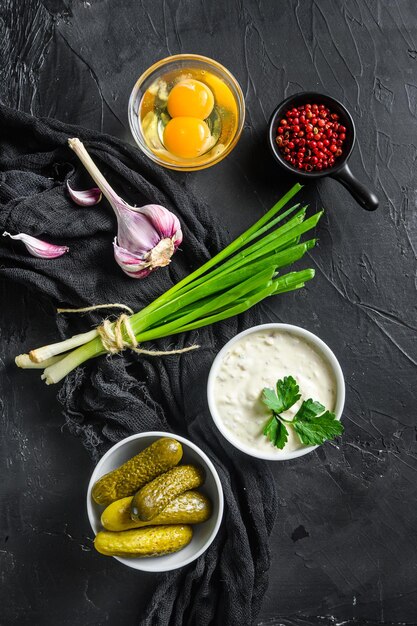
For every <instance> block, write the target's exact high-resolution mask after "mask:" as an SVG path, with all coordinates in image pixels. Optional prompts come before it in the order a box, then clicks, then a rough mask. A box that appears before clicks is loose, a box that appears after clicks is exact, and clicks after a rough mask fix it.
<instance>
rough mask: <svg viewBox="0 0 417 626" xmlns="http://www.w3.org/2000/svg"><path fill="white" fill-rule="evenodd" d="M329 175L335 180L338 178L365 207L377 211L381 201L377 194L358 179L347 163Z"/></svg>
mask: <svg viewBox="0 0 417 626" xmlns="http://www.w3.org/2000/svg"><path fill="white" fill-rule="evenodd" d="M329 175H330V176H331V177H332V178H334V179H335V180H338V181H339V183H342V185H343V186H344V187H346V189H347V190H348V191H349V193H350V194H351V195H352V196H353V197H354V198H355V200H356V202H357V203H358V204H360V206H361V207H362V208H363V209H366V210H367V211H375V209H377V208H378V205H379V201H378V198H377V197H376V195H375V194H374V193H373V192H372V191H370V190H369V189H368V188H367V187H365V185H363V184H362V183H361V182H359V181H358V179H357V178H356V177H355V176H354V175H353V174H352V172H351V170H350V167H349V166H348V164H347V163H345V164H344V165H343V166H342V167H341V168H340V170H338V171H337V172H335V174H329Z"/></svg>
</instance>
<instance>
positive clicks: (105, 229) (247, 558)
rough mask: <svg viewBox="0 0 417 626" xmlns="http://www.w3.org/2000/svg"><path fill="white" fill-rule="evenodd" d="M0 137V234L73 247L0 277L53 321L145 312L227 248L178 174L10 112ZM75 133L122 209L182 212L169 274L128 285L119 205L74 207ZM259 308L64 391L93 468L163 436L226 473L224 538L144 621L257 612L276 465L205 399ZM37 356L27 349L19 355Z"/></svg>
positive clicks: (247, 619) (222, 618) (171, 624)
mask: <svg viewBox="0 0 417 626" xmlns="http://www.w3.org/2000/svg"><path fill="white" fill-rule="evenodd" d="M0 129H1V135H0V227H1V231H8V232H10V233H12V234H16V233H19V232H23V233H27V234H30V235H33V236H35V237H37V236H38V237H40V238H44V239H45V240H47V241H50V242H52V243H60V244H65V245H68V246H69V248H70V251H69V253H68V254H65V255H64V256H62V257H60V258H58V259H53V260H44V259H37V258H34V257H32V256H30V255H29V253H28V252H27V250H26V248H25V246H24V245H23V243H22V242H19V241H12V240H10V239H8V238H7V239H6V238H1V240H0V244H1V245H0V273H1V275H2V276H3V277H7V278H8V279H10V281H18V282H20V283H23V284H25V285H27V286H29V287H30V288H31V289H33V290H35V291H36V292H37V293H39V294H42V296H43V297H46V298H47V301H48V302H49V303H50V308H51V310H50V313H52V311H53V309H55V308H56V307H57V306H67V307H83V306H87V305H90V304H99V303H108V302H121V303H124V304H127V305H129V306H131V307H132V308H133V309H134V310H139V309H141V308H142V307H143V306H145V305H146V304H148V303H149V302H151V301H152V300H153V299H154V298H156V297H157V296H158V295H160V294H161V293H163V292H164V291H166V290H167V289H168V288H169V287H170V286H172V285H173V284H174V283H176V282H177V281H178V280H179V279H180V278H182V277H183V276H185V275H186V274H187V273H189V272H190V271H192V270H193V269H195V268H196V267H198V266H199V265H201V264H202V263H204V262H205V261H206V260H207V259H209V258H210V257H211V256H212V255H213V254H214V253H216V252H217V251H218V250H220V249H221V248H222V247H223V246H224V245H225V244H226V243H227V237H226V234H225V233H224V232H223V230H222V228H221V227H220V225H219V224H217V223H216V222H215V220H214V219H213V216H212V214H211V213H210V211H209V210H208V208H206V207H205V206H202V205H201V203H198V202H197V201H196V200H195V199H194V198H193V197H191V196H190V194H189V193H186V191H185V189H184V187H183V186H182V184H181V177H180V176H178V177H177V176H173V175H172V174H171V173H170V172H167V171H165V170H163V169H162V168H159V167H157V166H154V165H153V164H152V163H151V162H150V161H149V160H147V159H146V158H145V157H144V156H143V155H142V154H141V153H140V151H139V150H138V149H136V148H134V147H131V146H129V145H126V144H124V143H122V142H121V141H119V140H117V139H115V138H113V137H110V136H106V135H101V134H99V133H97V132H92V131H89V130H87V129H84V128H76V127H73V126H68V125H65V124H63V123H61V122H58V121H55V120H51V119H36V118H34V117H30V116H28V115H26V114H23V113H20V112H17V111H14V110H11V109H9V108H7V107H5V106H0ZM75 136H76V137H79V138H80V139H81V140H82V141H83V142H84V144H85V146H86V148H87V149H88V151H89V153H90V155H91V156H92V158H93V159H94V160H95V161H96V163H97V165H98V166H99V168H100V169H101V170H102V172H103V173H104V175H105V176H106V177H107V178H108V180H109V182H110V183H111V184H112V185H113V187H114V188H115V189H116V191H117V192H118V193H119V194H120V195H121V196H122V197H123V198H124V199H125V200H127V201H128V202H129V203H131V204H136V205H138V206H140V205H143V204H148V203H156V204H161V205H163V206H165V207H167V208H168V209H170V210H171V211H173V212H174V213H176V214H177V215H178V217H179V219H180V221H181V225H182V229H183V233H184V241H183V244H182V246H181V249H180V250H179V251H178V252H177V253H176V254H175V255H174V257H173V260H172V263H171V264H170V265H169V267H167V268H163V269H160V270H157V271H155V272H153V273H152V274H151V275H150V276H149V277H148V278H145V279H143V280H135V279H132V278H129V277H128V276H126V275H124V274H123V272H122V271H121V269H120V268H119V267H118V265H117V264H116V262H115V260H114V257H113V249H112V240H113V238H114V236H115V234H116V218H115V216H114V214H113V212H112V209H111V207H110V206H109V205H108V203H107V202H106V201H105V200H103V201H102V202H101V203H100V204H99V205H96V206H94V207H89V208H86V207H78V206H76V205H75V204H74V203H73V202H72V201H71V200H70V198H69V197H68V194H67V192H66V188H65V183H66V180H67V179H71V183H72V185H73V187H74V188H86V187H88V186H89V185H90V184H91V181H89V179H88V176H86V175H85V172H84V171H83V166H82V165H81V164H80V162H79V161H78V159H77V157H76V156H75V154H74V153H73V152H72V151H71V150H70V149H69V148H68V146H67V139H68V138H69V137H75ZM259 310H260V309H259V307H258V308H255V309H253V310H251V311H249V312H247V313H245V314H244V315H241V316H239V317H238V318H234V319H230V320H227V321H225V322H221V323H219V324H216V325H214V326H212V327H207V328H203V329H200V330H198V331H195V332H192V333H187V334H185V335H178V336H175V337H171V338H167V339H165V340H160V341H158V342H155V343H154V344H151V345H149V344H146V347H147V348H152V347H154V348H157V349H159V350H164V349H165V350H166V349H172V348H173V347H179V348H182V347H185V346H187V345H189V344H191V343H195V342H196V343H199V344H200V345H201V348H200V349H199V350H198V351H196V352H190V353H186V354H183V355H173V356H165V357H147V356H139V355H136V354H134V353H132V352H129V351H125V352H124V353H123V355H117V356H112V357H102V358H99V359H96V360H93V361H91V362H89V363H87V364H85V366H83V367H80V368H78V369H77V370H76V371H74V372H72V373H71V374H70V375H69V376H68V377H67V378H66V380H65V381H63V383H61V384H59V385H57V388H56V391H57V392H58V397H59V400H60V402H61V403H62V407H63V414H64V416H65V420H66V422H67V424H68V427H69V429H70V431H71V432H72V433H73V434H75V435H76V436H78V437H79V438H80V440H81V441H82V443H83V445H84V446H85V447H86V448H87V449H88V450H89V452H90V454H91V456H92V458H93V459H94V461H97V460H98V459H99V457H100V456H101V455H102V454H103V453H104V452H105V451H106V450H107V449H108V448H109V447H110V446H111V445H112V444H113V443H115V442H117V441H119V440H120V439H121V438H123V437H126V436H128V435H131V434H133V433H137V432H141V431H147V430H164V431H170V432H173V433H178V434H182V435H184V436H186V437H188V438H190V439H191V440H192V441H194V442H195V443H196V444H197V445H199V446H200V447H201V448H202V449H203V450H204V451H205V452H206V453H207V454H208V455H209V457H210V458H211V459H212V460H213V462H214V464H215V466H216V468H217V470H218V472H219V475H220V479H221V482H222V485H223V489H224V495H225V513H224V518H223V522H222V525H221V528H220V531H219V533H218V536H217V538H216V539H215V541H214V543H213V544H212V545H211V546H210V548H209V549H208V550H207V551H206V552H205V554H203V555H202V556H201V557H200V558H199V559H198V560H197V561H195V562H194V563H192V564H191V565H189V566H187V567H185V568H183V569H181V570H177V571H174V572H170V573H169V574H161V575H155V576H157V580H156V590H155V593H154V595H153V597H152V598H150V601H149V603H148V609H147V611H146V612H145V614H144V615H143V616H141V618H140V621H139V623H140V624H143V625H146V626H151V625H152V626H187V625H189V626H195V625H196V624H198V626H206V625H209V624H214V625H216V626H217V625H220V624H221V625H222V626H229V625H230V626H235V625H236V626H237V625H238V624H239V625H241V624H245V625H246V624H248V625H249V624H251V623H252V622H253V620H254V619H255V617H256V615H257V613H258V611H259V609H260V604H261V601H262V597H263V595H264V593H265V591H266V589H267V583H268V568H269V559H270V556H269V548H268V537H269V534H270V532H271V530H272V526H273V523H274V518H275V514H276V494H275V487H274V482H273V480H272V476H271V474H270V471H269V469H268V466H267V464H266V463H262V462H257V461H256V460H255V459H252V458H250V457H248V456H246V455H244V454H241V453H239V452H238V451H237V450H235V449H234V448H233V447H232V446H230V445H229V444H228V442H227V441H226V440H224V438H223V437H222V436H221V435H220V434H219V433H218V432H217V430H216V428H215V426H214V424H213V422H212V420H211V418H210V415H209V412H208V407H207V401H206V396H205V384H206V380H207V375H208V371H209V369H210V365H211V363H212V361H213V358H214V356H215V354H216V353H217V351H218V350H219V349H220V348H221V347H222V346H223V345H224V343H225V342H226V341H227V340H229V339H230V338H231V337H232V336H233V335H235V334H236V333H237V332H239V331H241V330H243V329H244V328H246V327H248V326H251V325H253V324H256V323H259V321H260V319H259ZM104 315H105V313H104V314H101V315H99V314H97V313H90V314H86V315H82V316H75V315H62V316H57V334H56V337H48V338H45V340H46V343H50V342H52V341H58V340H60V339H63V338H65V337H69V336H71V335H73V334H76V333H77V332H83V331H86V330H89V329H90V328H91V327H93V326H94V325H97V324H98V323H100V321H101V320H102V319H103V317H104ZM28 338H29V340H30V333H28ZM35 347H38V346H31V345H22V352H24V351H27V350H29V349H33V348H35ZM37 373H38V374H39V370H38V372H37ZM23 375H25V376H28V375H31V373H30V372H25V373H23V372H22V376H23ZM32 375H36V372H33V374H32ZM51 391H52V392H54V391H55V389H54V388H52V389H51ZM85 558H88V555H87V556H86V557H85ZM103 558H104V557H103Z"/></svg>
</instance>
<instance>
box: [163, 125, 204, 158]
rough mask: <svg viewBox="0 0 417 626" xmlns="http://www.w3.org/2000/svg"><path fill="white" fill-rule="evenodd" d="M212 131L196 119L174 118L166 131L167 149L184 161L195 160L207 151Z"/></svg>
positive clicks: (165, 141) (166, 127)
mask: <svg viewBox="0 0 417 626" xmlns="http://www.w3.org/2000/svg"><path fill="white" fill-rule="evenodd" d="M209 139H210V129H209V127H208V126H207V124H206V123H205V122H203V120H199V119H197V118H196V117H174V118H172V120H170V121H169V122H168V124H167V125H166V126H165V130H164V144H165V147H166V149H167V150H168V151H169V152H171V153H172V154H175V155H176V156H179V157H181V158H183V159H194V158H196V157H198V156H200V155H201V154H203V152H205V151H206V150H207V146H208V142H209Z"/></svg>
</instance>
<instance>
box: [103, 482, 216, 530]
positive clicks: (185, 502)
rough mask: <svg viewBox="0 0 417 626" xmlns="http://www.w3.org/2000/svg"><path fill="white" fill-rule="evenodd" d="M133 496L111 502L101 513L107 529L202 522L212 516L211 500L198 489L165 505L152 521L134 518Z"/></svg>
mask: <svg viewBox="0 0 417 626" xmlns="http://www.w3.org/2000/svg"><path fill="white" fill-rule="evenodd" d="M132 500H133V497H132V496H130V497H128V498H122V499H121V500H116V502H112V503H111V504H109V506H108V507H107V509H105V510H104V511H103V513H102V515H101V523H102V525H103V526H104V528H105V529H106V530H113V531H117V530H119V531H120V530H128V529H130V528H141V527H143V526H155V525H161V524H201V522H205V521H206V520H208V519H209V517H210V516H211V511H212V506H211V502H210V500H209V499H208V498H207V497H206V496H205V495H203V494H202V493H199V492H198V491H186V492H185V493H183V494H181V495H180V496H178V497H177V498H175V499H174V500H172V502H170V503H169V504H168V506H166V507H165V509H164V510H163V511H162V512H161V513H160V514H159V515H157V516H156V517H154V518H153V519H152V520H151V521H150V522H142V521H141V520H132V518H131V516H130V507H131V503H132Z"/></svg>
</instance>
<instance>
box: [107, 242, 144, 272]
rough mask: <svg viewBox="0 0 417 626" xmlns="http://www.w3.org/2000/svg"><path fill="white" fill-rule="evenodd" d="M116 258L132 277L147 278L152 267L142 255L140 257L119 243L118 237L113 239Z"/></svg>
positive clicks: (119, 264)
mask: <svg viewBox="0 0 417 626" xmlns="http://www.w3.org/2000/svg"><path fill="white" fill-rule="evenodd" d="M113 248H114V258H115V261H116V263H117V264H118V266H119V267H120V268H121V269H122V270H123V271H124V273H125V274H127V275H128V276H130V277H131V278H145V277H146V276H148V275H149V274H150V273H151V271H152V269H151V267H150V266H149V263H147V262H146V261H145V260H144V259H143V258H142V257H139V256H137V255H135V254H133V253H132V252H129V250H126V248H123V247H122V246H119V245H118V244H117V237H115V238H114V241H113Z"/></svg>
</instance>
